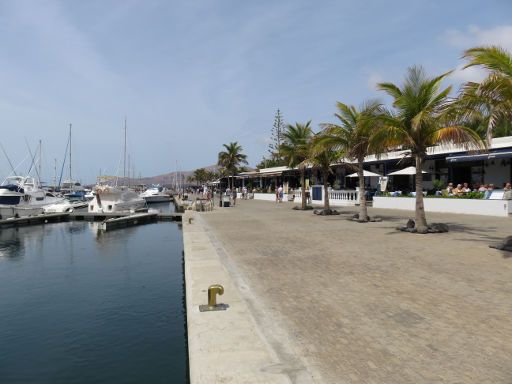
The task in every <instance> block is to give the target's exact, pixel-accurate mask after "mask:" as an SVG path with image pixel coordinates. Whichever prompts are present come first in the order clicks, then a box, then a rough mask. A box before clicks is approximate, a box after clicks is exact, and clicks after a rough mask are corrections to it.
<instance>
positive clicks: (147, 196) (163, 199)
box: [140, 185, 171, 204]
mask: <svg viewBox="0 0 512 384" xmlns="http://www.w3.org/2000/svg"><path fill="white" fill-rule="evenodd" d="M140 197H142V198H143V199H144V200H146V203H148V204H149V203H168V202H169V201H171V196H170V194H169V191H167V189H166V188H164V187H161V186H159V185H155V186H151V187H149V188H148V189H146V190H145V191H144V192H142V193H141V194H140Z"/></svg>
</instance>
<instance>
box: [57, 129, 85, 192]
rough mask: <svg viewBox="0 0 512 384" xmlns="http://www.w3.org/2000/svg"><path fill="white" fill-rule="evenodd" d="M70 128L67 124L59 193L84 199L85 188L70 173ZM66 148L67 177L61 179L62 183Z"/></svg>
mask: <svg viewBox="0 0 512 384" xmlns="http://www.w3.org/2000/svg"><path fill="white" fill-rule="evenodd" d="M71 128H72V125H71V124H69V137H68V143H67V145H66V153H65V155H64V162H63V163H62V170H61V174H60V180H59V190H60V193H62V194H63V195H64V196H66V197H68V198H70V199H73V200H79V199H82V200H84V196H85V188H84V187H83V186H82V185H81V184H80V182H79V181H77V180H73V177H72V173H71V171H72V169H73V168H72V163H71V160H72V156H71V152H72V145H71V143H72V142H71ZM68 148H69V177H68V179H67V180H64V181H62V183H61V180H62V173H63V171H64V164H65V161H66V160H65V159H66V154H67V152H68Z"/></svg>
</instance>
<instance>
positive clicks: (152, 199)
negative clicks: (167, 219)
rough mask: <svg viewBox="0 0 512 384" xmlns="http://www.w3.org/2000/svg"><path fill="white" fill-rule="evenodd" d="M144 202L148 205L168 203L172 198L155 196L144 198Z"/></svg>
mask: <svg viewBox="0 0 512 384" xmlns="http://www.w3.org/2000/svg"><path fill="white" fill-rule="evenodd" d="M143 199H144V200H146V203H148V204H151V203H168V202H170V201H171V197H170V196H169V195H155V196H144V197H143Z"/></svg>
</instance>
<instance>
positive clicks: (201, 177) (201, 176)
mask: <svg viewBox="0 0 512 384" xmlns="http://www.w3.org/2000/svg"><path fill="white" fill-rule="evenodd" d="M206 172H207V171H206V169H204V168H198V169H196V170H195V171H194V176H193V177H194V180H196V182H197V185H198V186H199V185H200V184H203V183H204V182H205V181H207V173H206Z"/></svg>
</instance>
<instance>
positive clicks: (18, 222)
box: [0, 212, 183, 229]
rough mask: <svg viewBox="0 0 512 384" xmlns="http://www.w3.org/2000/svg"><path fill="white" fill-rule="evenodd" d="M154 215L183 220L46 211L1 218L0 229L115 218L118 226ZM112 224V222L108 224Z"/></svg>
mask: <svg viewBox="0 0 512 384" xmlns="http://www.w3.org/2000/svg"><path fill="white" fill-rule="evenodd" d="M141 215H143V216H147V217H152V218H154V219H152V220H153V221H181V219H182V215H183V214H182V213H177V212H172V213H147V212H146V213H136V214H127V213H119V212H108V213H90V212H71V213H67V212H66V213H46V214H40V215H35V216H26V217H19V218H10V219H3V220H0V229H1V228H9V227H25V226H29V225H38V224H49V223H60V222H63V221H69V220H76V221H82V220H83V221H101V222H105V221H109V220H114V219H119V220H118V221H114V223H117V224H115V225H117V226H118V227H122V226H120V223H121V222H122V221H123V220H126V221H127V223H130V222H132V221H133V220H132V218H133V217H139V219H138V220H135V221H137V222H140V223H141V224H145V223H146V222H151V221H147V218H143V219H142V221H141V220H140V216H141ZM108 226H110V224H109V225H108Z"/></svg>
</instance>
